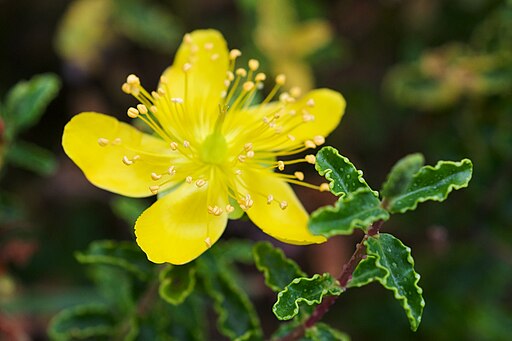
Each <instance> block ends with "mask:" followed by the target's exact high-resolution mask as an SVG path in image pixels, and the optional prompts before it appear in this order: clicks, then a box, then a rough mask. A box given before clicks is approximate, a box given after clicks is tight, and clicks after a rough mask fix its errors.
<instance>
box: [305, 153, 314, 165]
mask: <svg viewBox="0 0 512 341" xmlns="http://www.w3.org/2000/svg"><path fill="white" fill-rule="evenodd" d="M305 159H306V162H307V163H310V164H312V165H314V164H315V163H316V157H315V156H314V155H313V154H309V155H306V157H305Z"/></svg>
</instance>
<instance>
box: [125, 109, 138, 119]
mask: <svg viewBox="0 0 512 341" xmlns="http://www.w3.org/2000/svg"><path fill="white" fill-rule="evenodd" d="M126 114H127V115H128V117H130V118H137V117H139V111H138V110H137V109H135V108H133V107H131V108H129V109H128V111H127V112H126Z"/></svg>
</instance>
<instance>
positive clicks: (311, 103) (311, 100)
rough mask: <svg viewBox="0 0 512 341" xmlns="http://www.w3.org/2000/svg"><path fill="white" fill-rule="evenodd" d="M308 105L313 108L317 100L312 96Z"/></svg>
mask: <svg viewBox="0 0 512 341" xmlns="http://www.w3.org/2000/svg"><path fill="white" fill-rule="evenodd" d="M306 105H307V106H308V107H310V108H313V107H314V106H315V100H314V99H312V98H310V99H308V101H307V102H306Z"/></svg>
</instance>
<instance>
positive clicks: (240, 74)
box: [235, 68, 247, 77]
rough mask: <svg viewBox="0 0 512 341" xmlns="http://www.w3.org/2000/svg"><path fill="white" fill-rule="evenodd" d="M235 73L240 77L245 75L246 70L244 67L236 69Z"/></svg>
mask: <svg viewBox="0 0 512 341" xmlns="http://www.w3.org/2000/svg"><path fill="white" fill-rule="evenodd" d="M235 73H236V75H237V76H240V77H245V76H247V71H246V70H245V69H243V68H238V69H236V71H235Z"/></svg>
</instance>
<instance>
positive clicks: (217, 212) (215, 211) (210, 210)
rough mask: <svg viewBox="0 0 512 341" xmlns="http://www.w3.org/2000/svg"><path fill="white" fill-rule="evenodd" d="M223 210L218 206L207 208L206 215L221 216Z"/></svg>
mask: <svg viewBox="0 0 512 341" xmlns="http://www.w3.org/2000/svg"><path fill="white" fill-rule="evenodd" d="M222 212H223V210H222V208H220V207H219V206H217V205H215V206H208V213H210V214H213V215H216V216H220V215H221V214H222Z"/></svg>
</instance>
